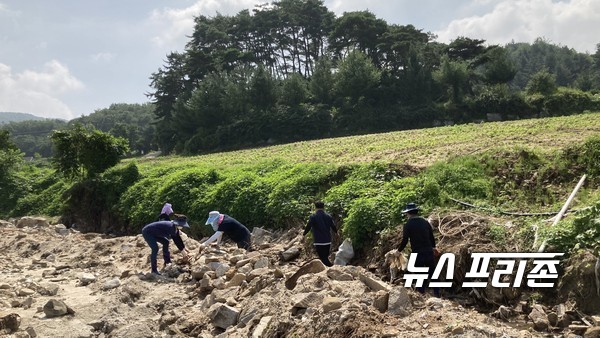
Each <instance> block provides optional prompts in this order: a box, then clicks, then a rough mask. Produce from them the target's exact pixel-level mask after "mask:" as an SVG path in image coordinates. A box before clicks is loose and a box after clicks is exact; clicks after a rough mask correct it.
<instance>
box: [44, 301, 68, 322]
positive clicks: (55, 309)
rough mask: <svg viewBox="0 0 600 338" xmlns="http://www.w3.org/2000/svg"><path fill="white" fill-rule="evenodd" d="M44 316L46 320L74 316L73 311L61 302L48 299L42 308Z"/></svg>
mask: <svg viewBox="0 0 600 338" xmlns="http://www.w3.org/2000/svg"><path fill="white" fill-rule="evenodd" d="M43 311H44V314H46V317H48V318H54V317H60V316H64V315H66V314H75V311H73V309H71V308H70V307H69V306H68V305H67V304H65V303H64V302H63V301H60V300H56V299H50V300H49V301H48V302H47V303H46V304H45V305H44V308H43Z"/></svg>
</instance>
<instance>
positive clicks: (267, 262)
mask: <svg viewBox="0 0 600 338" xmlns="http://www.w3.org/2000/svg"><path fill="white" fill-rule="evenodd" d="M463 217H467V216H464V215H463ZM463 220H464V219H463ZM470 220H471V221H472V222H476V221H477V222H482V221H481V220H477V219H476V218H471V219H470ZM460 224H463V223H460ZM438 227H439V224H438ZM454 229H455V230H456V227H454ZM469 229H470V228H469ZM473 229H475V227H473ZM463 230H464V231H470V230H468V229H463ZM442 231H446V232H447V233H446V241H448V246H447V247H448V248H453V249H452V250H454V249H455V250H456V252H457V253H458V252H460V250H461V249H460V248H459V247H458V246H457V245H458V244H456V243H458V242H459V239H458V237H456V236H459V237H464V236H466V233H461V232H460V231H458V232H456V231H455V232H453V230H451V228H450V226H447V227H446V228H445V230H444V228H442ZM474 231H475V230H474ZM451 234H452V236H451ZM453 236H454V237H456V238H454V237H453ZM254 240H255V246H256V248H257V250H256V251H253V252H248V253H247V252H245V251H243V250H241V249H238V248H236V247H234V245H232V244H230V243H225V244H223V245H221V247H212V248H209V249H206V250H205V251H203V252H202V253H200V252H199V251H198V248H199V246H198V244H199V243H198V242H197V241H195V240H193V239H191V238H184V242H185V244H186V247H187V248H188V249H189V250H190V251H191V252H192V253H193V258H192V260H191V261H189V262H186V261H183V260H181V259H178V260H176V261H175V263H174V264H172V265H171V266H170V267H167V268H165V269H164V270H163V274H162V276H160V277H155V276H153V275H150V274H148V272H149V253H150V249H149V247H148V246H147V244H146V243H145V241H144V240H143V238H142V237H141V235H138V236H125V237H111V236H107V235H101V234H92V233H88V234H83V233H79V232H77V231H75V230H72V229H66V228H65V227H64V226H63V225H49V224H48V223H47V222H45V221H44V220H42V219H37V220H34V221H30V223H29V224H25V223H19V222H17V221H13V222H6V221H2V222H1V223H0V248H1V250H2V255H0V276H1V278H0V337H73V338H79V337H127V338H138V337H577V336H578V335H579V336H585V337H600V327H598V326H596V325H599V324H598V323H595V322H594V321H595V320H596V319H598V318H596V317H594V316H592V315H598V313H590V312H587V313H582V312H581V310H579V309H577V308H574V305H573V303H572V301H571V299H572V297H571V298H569V297H566V298H565V299H563V301H564V303H563V305H564V310H565V311H563V317H565V318H567V317H568V319H569V323H568V324H567V325H562V326H561V325H559V323H558V322H554V321H553V320H552V314H554V313H555V312H558V313H559V314H561V313H560V309H558V310H557V309H555V308H554V306H555V304H548V305H543V304H539V308H535V305H534V304H531V303H530V302H528V301H527V300H528V299H530V298H527V297H528V296H525V295H522V294H519V295H518V296H516V297H515V298H514V299H512V300H510V301H507V302H504V303H503V304H500V302H499V301H498V299H496V298H493V297H492V296H490V295H488V296H487V297H486V299H487V300H488V301H489V300H490V299H494V301H493V302H492V303H491V305H490V303H489V302H487V307H484V306H481V305H482V304H484V303H486V302H485V300H483V299H477V298H476V297H472V296H470V295H469V294H468V293H458V292H454V293H452V294H450V293H446V296H445V297H443V298H435V297H432V296H431V295H428V294H426V295H421V294H419V293H417V292H415V291H413V290H412V289H409V288H404V286H403V285H398V283H395V284H390V283H389V275H388V274H386V267H382V266H376V264H375V263H376V262H375V260H373V261H374V262H372V263H371V264H369V266H365V267H363V266H354V265H347V266H334V267H331V268H325V267H324V266H323V265H322V264H321V263H320V262H318V261H310V259H311V258H314V254H313V253H312V252H310V251H308V252H307V251H306V250H307V249H306V248H307V247H308V248H310V247H309V246H307V245H306V244H305V243H304V242H303V240H302V237H301V236H300V235H299V233H298V232H297V231H290V232H287V233H270V232H268V231H259V232H257V231H256V229H255V232H254ZM452 241H455V244H456V245H454V246H453V245H450V243H451V242H452ZM171 244H172V249H171V251H172V254H173V256H174V257H175V258H180V257H181V255H179V254H177V253H175V252H176V251H177V250H176V248H175V246H174V245H173V243H171ZM465 245H468V246H474V245H475V244H474V243H468V242H467V243H466V244H465ZM482 245H490V243H487V244H485V243H484V244H482ZM384 249H385V248H384ZM384 249H382V248H378V250H380V251H382V250H384ZM588 258H589V259H590V260H592V259H593V258H594V257H588ZM307 262H308V264H305V263H307ZM160 264H162V259H161V257H160V254H159V265H160ZM374 264H375V265H374ZM301 267H302V271H304V270H308V273H306V274H304V275H301V276H300V277H299V278H297V283H295V284H296V285H295V287H293V288H292V289H290V288H289V287H286V285H287V286H289V282H288V283H286V281H289V280H290V279H293V278H295V277H296V276H294V274H295V273H296V272H297V271H299V269H300V268H301ZM588 270H589V269H588ZM588 270H586V271H587V272H586V273H588V274H589V273H590V271H588ZM579 280H582V279H581V278H580V279H579ZM586 283H588V282H586ZM573 285H574V283H570V284H568V286H564V285H563V286H562V287H563V288H564V290H567V289H568V291H565V292H567V293H568V292H571V293H573V294H574V293H577V292H578V291H581V290H584V289H586V288H587V289H589V285H587V284H586V285H583V286H582V285H580V286H579V287H577V286H573ZM592 287H594V286H593V285H592ZM594 288H595V287H594ZM587 289H586V290H587ZM593 297H597V296H594V294H593V293H591V294H587V299H588V301H591V300H593V299H594V298H593ZM557 299H558V298H557ZM596 299H597V300H598V298H596ZM51 300H55V301H57V302H62V304H64V305H66V307H65V308H66V309H67V310H65V311H63V312H64V313H59V314H57V311H58V310H57V309H58V308H57V307H54V308H53V309H51V307H52V306H51V305H53V304H56V303H57V302H51ZM598 303H600V300H598ZM531 308H533V310H532V309H531ZM482 309H485V311H482ZM536 309H538V310H540V311H541V312H543V313H544V315H546V319H547V318H550V320H549V322H550V324H548V326H547V327H546V328H543V329H541V330H540V329H539V327H538V328H537V329H536V328H534V324H535V325H538V324H539V320H538V318H535V317H531V315H530V314H531V313H532V312H535V311H536ZM586 310H590V309H586ZM591 311H595V310H594V309H593V308H592V310H591ZM578 313H579V314H578ZM15 314H16V315H18V316H15ZM11 315H12V317H10V316H11ZM9 318H12V322H10V321H9ZM15 318H16V319H15ZM532 318H533V319H532ZM16 322H18V325H17V324H16ZM11 323H12V324H11Z"/></svg>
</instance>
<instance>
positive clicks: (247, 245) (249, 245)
mask: <svg viewBox="0 0 600 338" xmlns="http://www.w3.org/2000/svg"><path fill="white" fill-rule="evenodd" d="M236 244H237V247H238V248H243V249H246V251H252V241H251V240H250V237H248V238H246V239H244V240H242V241H239V242H237V243H236Z"/></svg>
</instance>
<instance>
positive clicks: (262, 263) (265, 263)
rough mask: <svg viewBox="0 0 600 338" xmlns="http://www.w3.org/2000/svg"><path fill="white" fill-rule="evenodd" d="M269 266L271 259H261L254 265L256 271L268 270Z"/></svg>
mask: <svg viewBox="0 0 600 338" xmlns="http://www.w3.org/2000/svg"><path fill="white" fill-rule="evenodd" d="M269 265H270V262H269V258H268V257H261V258H259V259H258V260H257V261H256V263H254V268H255V269H260V268H268V267H269Z"/></svg>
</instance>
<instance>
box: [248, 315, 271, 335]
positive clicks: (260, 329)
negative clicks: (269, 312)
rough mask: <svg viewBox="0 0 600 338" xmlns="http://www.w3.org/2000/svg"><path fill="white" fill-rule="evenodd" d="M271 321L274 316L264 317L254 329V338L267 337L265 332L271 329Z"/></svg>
mask: <svg viewBox="0 0 600 338" xmlns="http://www.w3.org/2000/svg"><path fill="white" fill-rule="evenodd" d="M271 319H273V317H272V316H265V317H262V318H261V319H260V322H258V325H256V328H255V329H254V332H252V338H263V337H265V331H266V330H267V328H268V327H269V324H270V323H271Z"/></svg>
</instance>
